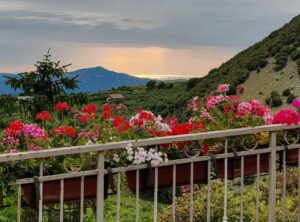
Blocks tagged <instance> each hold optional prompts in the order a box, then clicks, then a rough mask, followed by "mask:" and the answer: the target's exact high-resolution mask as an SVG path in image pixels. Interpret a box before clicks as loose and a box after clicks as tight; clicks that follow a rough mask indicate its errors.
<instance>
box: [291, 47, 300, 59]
mask: <svg viewBox="0 0 300 222" xmlns="http://www.w3.org/2000/svg"><path fill="white" fill-rule="evenodd" d="M291 58H292V60H293V61H295V60H297V59H299V58H300V51H299V50H296V51H294V52H292V53H291Z"/></svg>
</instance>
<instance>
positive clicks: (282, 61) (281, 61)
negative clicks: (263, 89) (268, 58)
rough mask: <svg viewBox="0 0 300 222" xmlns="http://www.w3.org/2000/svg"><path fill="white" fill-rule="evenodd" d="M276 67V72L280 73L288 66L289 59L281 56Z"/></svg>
mask: <svg viewBox="0 0 300 222" xmlns="http://www.w3.org/2000/svg"><path fill="white" fill-rule="evenodd" d="M275 64H276V66H275V67H274V71H276V72H278V71H279V70H281V69H283V68H284V67H285V66H286V64H287V57H283V56H280V57H278V58H277V59H276V62H275Z"/></svg>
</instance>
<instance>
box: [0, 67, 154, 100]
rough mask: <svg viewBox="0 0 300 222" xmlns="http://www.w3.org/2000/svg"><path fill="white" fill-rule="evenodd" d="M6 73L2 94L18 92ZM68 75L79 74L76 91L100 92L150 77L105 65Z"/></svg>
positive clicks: (1, 76) (140, 82) (0, 86)
mask: <svg viewBox="0 0 300 222" xmlns="http://www.w3.org/2000/svg"><path fill="white" fill-rule="evenodd" d="M5 75H13V74H0V94H16V93H17V92H15V91H13V90H11V89H10V87H9V86H7V85H5V81H6V79H5V77H4V76H5ZM67 75H68V76H70V77H72V76H75V75H78V78H77V79H78V80H79V81H80V82H79V83H78V89H76V90H75V92H90V93H94V92H98V91H99V90H109V89H111V88H114V87H119V86H135V85H145V84H146V83H147V82H148V81H149V80H150V79H147V78H138V77H135V76H131V75H128V74H125V73H118V72H113V71H110V70H107V69H105V68H103V67H94V68H84V69H79V70H76V71H72V72H68V73H67Z"/></svg>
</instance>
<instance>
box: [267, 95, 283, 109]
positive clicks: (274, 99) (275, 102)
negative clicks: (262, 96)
mask: <svg viewBox="0 0 300 222" xmlns="http://www.w3.org/2000/svg"><path fill="white" fill-rule="evenodd" d="M266 104H267V105H269V106H271V107H278V106H281V105H282V99H281V96H280V94H279V92H277V91H272V92H271V96H270V97H268V98H267V99H266Z"/></svg>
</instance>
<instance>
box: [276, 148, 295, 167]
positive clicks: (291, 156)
mask: <svg viewBox="0 0 300 222" xmlns="http://www.w3.org/2000/svg"><path fill="white" fill-rule="evenodd" d="M280 154H281V160H283V156H282V155H283V152H280ZM285 160H286V163H287V164H290V165H294V164H297V163H298V149H292V150H287V151H286V159H285Z"/></svg>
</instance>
